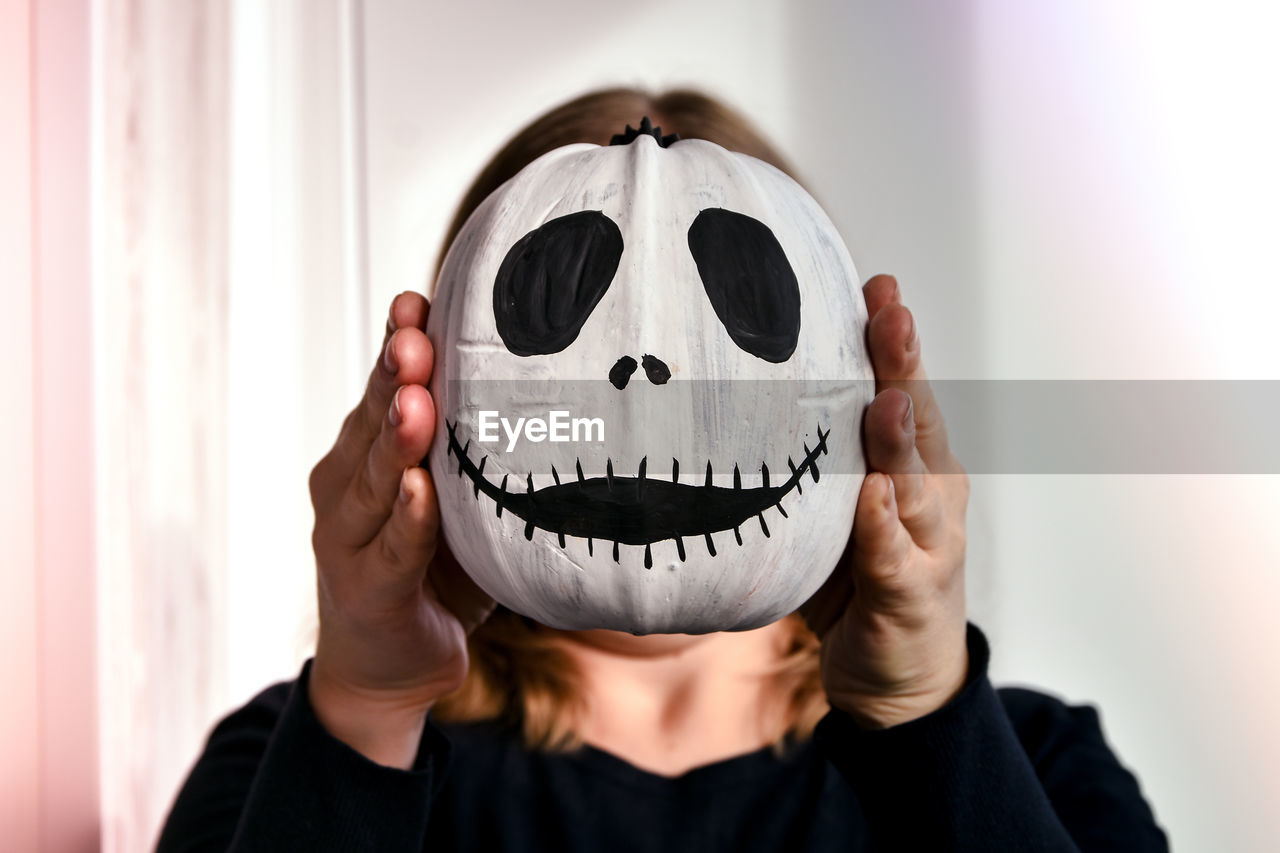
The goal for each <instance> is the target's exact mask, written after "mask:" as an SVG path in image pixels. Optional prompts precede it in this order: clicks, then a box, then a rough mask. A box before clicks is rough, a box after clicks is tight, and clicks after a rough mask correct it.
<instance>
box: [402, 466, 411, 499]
mask: <svg viewBox="0 0 1280 853" xmlns="http://www.w3.org/2000/svg"><path fill="white" fill-rule="evenodd" d="M405 473H406V472H404V471H401V472H400V503H405V504H407V503H408V502H409V499H410V497H411V495H410V494H409V490H408V489H406V488H405V487H404V481H405V480H406V479H408V478H407V477H405Z"/></svg>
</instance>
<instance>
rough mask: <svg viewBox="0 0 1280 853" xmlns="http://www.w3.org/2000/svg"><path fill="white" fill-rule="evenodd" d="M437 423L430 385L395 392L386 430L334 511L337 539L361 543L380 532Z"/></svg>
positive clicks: (385, 426) (346, 542) (352, 543)
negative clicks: (406, 474) (405, 477)
mask: <svg viewBox="0 0 1280 853" xmlns="http://www.w3.org/2000/svg"><path fill="white" fill-rule="evenodd" d="M435 423H436V414H435V405H434V403H433V402H432V400H431V395H430V394H428V393H427V389H426V388H424V387H422V386H421V385H402V386H400V388H399V389H398V390H397V391H396V393H395V394H393V395H392V398H391V404H390V405H389V406H388V409H387V413H386V415H385V416H384V417H383V419H382V430H381V432H380V433H379V435H378V437H377V439H375V440H374V442H373V444H372V445H371V446H370V447H369V448H368V451H367V452H366V453H365V457H364V464H362V465H360V466H359V467H358V468H357V469H356V470H355V472H354V474H353V475H352V477H351V480H350V482H349V483H348V485H347V488H346V491H345V493H344V494H343V496H342V502H341V504H340V506H339V510H338V512H336V513H335V514H334V518H333V531H334V535H335V537H336V538H337V539H338V541H340V542H342V543H344V544H346V545H348V546H351V547H361V546H363V545H365V544H367V543H368V542H370V541H371V540H372V539H373V538H374V536H376V535H377V534H378V531H379V530H381V529H382V527H383V525H384V524H386V523H387V516H388V515H390V514H391V511H392V508H393V506H395V504H396V501H397V498H398V495H399V494H400V488H401V485H402V483H403V482H405V481H404V479H403V476H402V475H403V474H404V473H405V469H406V468H408V467H409V466H416V465H417V464H418V462H419V461H420V460H421V459H422V457H423V456H425V455H426V454H427V449H428V448H429V447H430V446H431V438H432V436H433V435H434V432H435ZM433 494H434V493H433ZM433 499H434V498H433Z"/></svg>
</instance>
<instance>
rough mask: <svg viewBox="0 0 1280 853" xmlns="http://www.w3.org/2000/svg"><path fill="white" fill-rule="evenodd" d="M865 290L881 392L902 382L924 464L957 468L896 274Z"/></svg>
mask: <svg viewBox="0 0 1280 853" xmlns="http://www.w3.org/2000/svg"><path fill="white" fill-rule="evenodd" d="M863 295H864V298H865V299H866V300H867V312H868V314H869V315H870V317H871V320H870V323H869V324H868V326H867V343H868V346H869V347H870V350H871V362H872V365H873V367H874V368H875V374H876V392H877V393H879V392H880V391H883V390H884V389H886V388H898V389H900V390H902V391H905V392H906V393H907V394H909V395H910V397H911V399H912V402H913V409H914V410H915V428H916V446H917V447H918V448H919V451H920V456H921V458H922V459H923V460H924V463H925V466H926V467H927V468H928V469H929V470H930V471H933V472H935V473H954V472H955V470H956V468H957V467H958V466H957V465H956V462H955V459H954V457H953V456H952V455H951V447H950V445H949V443H948V441H947V430H946V425H945V424H944V423H943V420H942V412H941V411H940V410H939V408H938V402H937V400H936V399H935V397H934V395H933V388H932V387H931V386H930V385H929V377H928V375H927V374H926V373H925V370H924V362H923V361H922V359H921V355H920V336H919V334H917V332H916V327H915V319H914V318H913V317H912V316H911V312H910V311H908V310H907V308H906V306H904V305H903V304H902V302H901V296H900V294H899V292H898V286H897V282H896V280H894V279H893V277H892V276H884V275H880V276H875V277H873V278H872V279H870V280H869V281H868V282H867V283H866V285H864V286H863Z"/></svg>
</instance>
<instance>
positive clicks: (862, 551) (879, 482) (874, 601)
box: [853, 473, 915, 613]
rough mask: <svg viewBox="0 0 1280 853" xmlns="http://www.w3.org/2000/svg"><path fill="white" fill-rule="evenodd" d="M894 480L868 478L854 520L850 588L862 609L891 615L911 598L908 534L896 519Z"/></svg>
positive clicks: (909, 538) (876, 477) (883, 476)
mask: <svg viewBox="0 0 1280 853" xmlns="http://www.w3.org/2000/svg"><path fill="white" fill-rule="evenodd" d="M894 492H895V490H894V485H893V479H892V478H891V477H890V476H889V475H887V474H882V473H872V474H868V475H867V479H866V481H865V482H864V483H863V484H862V491H861V493H859V495H858V507H857V510H856V511H855V513H854V519H853V575H854V579H853V586H854V590H855V592H854V595H855V597H856V598H857V599H858V600H859V601H860V602H861V605H862V606H863V607H864V608H866V609H868V610H870V611H873V612H880V613H892V612H894V611H896V610H897V609H899V608H900V607H901V606H902V605H904V604H908V603H910V601H911V598H912V592H913V586H914V585H915V584H913V580H914V579H913V578H911V577H909V576H908V575H909V570H910V566H911V560H910V557H911V548H912V541H911V534H910V533H908V532H907V529H906V528H905V527H904V526H903V525H902V523H901V521H899V519H898V502H897V498H896V495H895V494H894Z"/></svg>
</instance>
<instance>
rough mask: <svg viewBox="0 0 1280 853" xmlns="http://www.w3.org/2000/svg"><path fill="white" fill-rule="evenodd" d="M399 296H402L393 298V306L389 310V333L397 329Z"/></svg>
mask: <svg viewBox="0 0 1280 853" xmlns="http://www.w3.org/2000/svg"><path fill="white" fill-rule="evenodd" d="M399 298H400V297H399V296H397V297H396V298H395V299H392V300H391V308H390V310H388V311H387V332H388V333H391V332H394V331H395V330H396V299H399Z"/></svg>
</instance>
